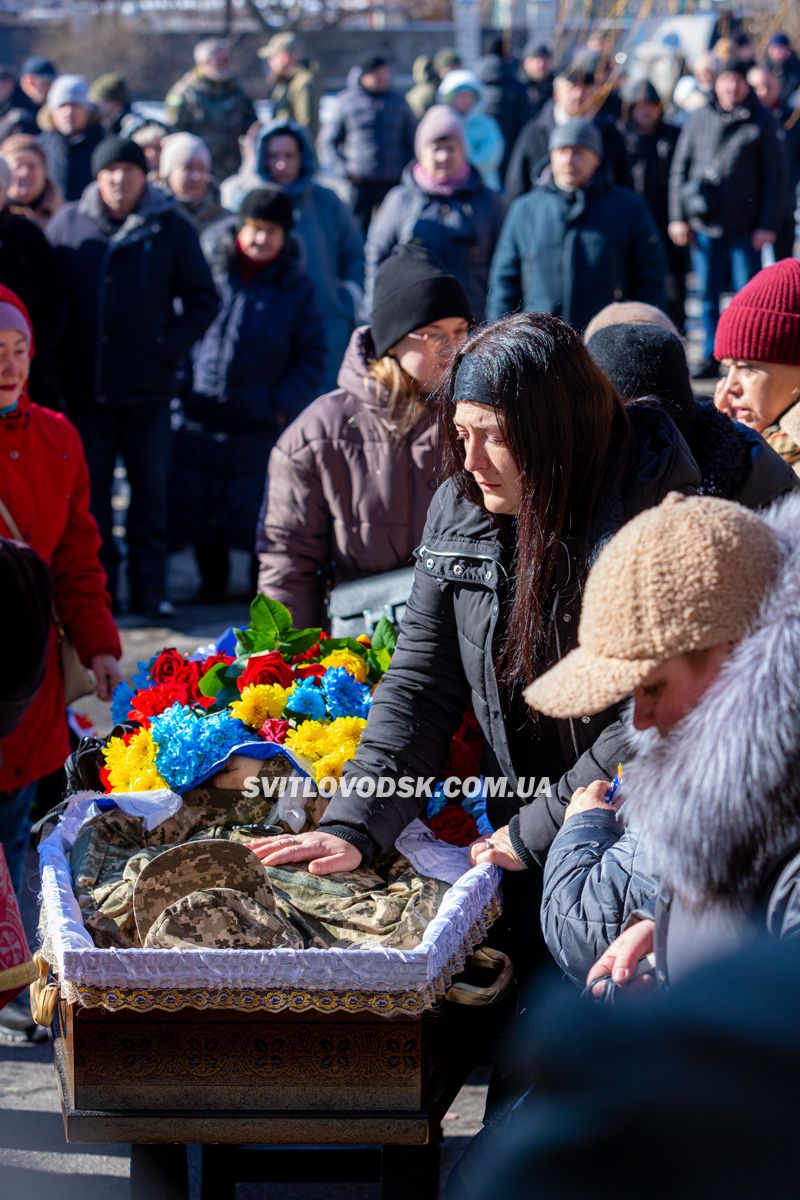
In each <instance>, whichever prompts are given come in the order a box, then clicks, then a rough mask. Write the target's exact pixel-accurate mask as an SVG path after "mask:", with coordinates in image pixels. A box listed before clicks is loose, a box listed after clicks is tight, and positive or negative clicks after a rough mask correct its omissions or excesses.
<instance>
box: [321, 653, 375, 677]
mask: <svg viewBox="0 0 800 1200" xmlns="http://www.w3.org/2000/svg"><path fill="white" fill-rule="evenodd" d="M320 664H321V665H322V666H323V667H325V668H326V670H327V668H328V667H344V669H345V671H348V672H349V674H351V675H352V676H353V678H354V679H357V680H358V682H359V683H366V682H367V664H366V662H365V661H364V659H363V658H362V657H361V655H360V654H356V652H355V651H354V650H333V651H332V652H331V653H330V654H329V655H328V657H327V658H321V659H320Z"/></svg>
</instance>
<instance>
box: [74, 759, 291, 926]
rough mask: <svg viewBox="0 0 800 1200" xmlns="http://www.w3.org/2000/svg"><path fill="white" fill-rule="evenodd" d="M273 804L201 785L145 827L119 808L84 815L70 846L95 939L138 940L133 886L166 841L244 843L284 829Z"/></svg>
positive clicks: (76, 885)
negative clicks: (275, 816)
mask: <svg viewBox="0 0 800 1200" xmlns="http://www.w3.org/2000/svg"><path fill="white" fill-rule="evenodd" d="M270 762H276V763H285V762H286V760H285V759H283V758H277V759H274V760H270ZM277 769H278V768H277V767H276V770H277ZM273 808H274V802H273V801H272V800H267V799H265V798H264V797H263V796H261V797H256V798H255V799H249V798H247V797H246V796H243V795H242V793H241V792H238V791H232V790H229V789H227V788H213V787H201V788H194V789H193V790H192V791H190V792H187V793H186V794H185V795H184V797H183V805H182V807H181V808H180V809H178V811H177V812H176V813H175V815H174V816H173V817H169V818H168V819H167V820H166V821H163V822H162V823H161V824H160V825H158V826H156V828H155V829H152V830H149V831H148V830H147V829H145V827H144V824H143V822H142V821H141V819H140V818H139V817H129V816H127V815H126V814H125V813H123V812H121V811H120V810H119V809H117V808H115V809H111V810H110V811H109V812H104V813H100V814H99V815H98V816H96V817H93V818H92V820H91V821H87V822H86V824H85V825H84V826H83V827H82V829H81V830H80V832H79V833H78V836H77V838H76V839H75V844H74V846H73V847H72V855H71V869H72V883H73V887H74V889H75V895H76V897H77V900H78V904H79V905H80V908H81V912H82V914H83V922H84V924H85V926H86V928H87V929H88V930H89V933H90V934H91V936H92V938H93V939H94V943H95V945H96V946H100V947H105V946H138V945H139V944H140V942H139V938H138V935H137V933H136V923H135V921H134V915H133V888H134V884H135V883H136V879H137V878H138V874H139V870H141V867H142V866H143V865H144V863H145V862H148V861H150V859H152V858H154V857H155V856H156V855H157V854H159V853H160V852H161V851H162V850H165V849H167V848H168V847H169V846H175V845H177V844H179V843H181V842H187V841H190V840H192V839H194V838H227V839H229V840H232V841H238V842H242V843H247V842H249V841H251V840H252V839H253V838H254V837H267V836H269V835H270V834H274V833H283V832H285V830H284V829H283V828H282V827H281V826H279V825H270V824H269V823H268V822H269V817H270V815H271V813H272V810H273ZM141 856H143V857H141Z"/></svg>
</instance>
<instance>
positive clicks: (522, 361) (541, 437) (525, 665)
mask: <svg viewBox="0 0 800 1200" xmlns="http://www.w3.org/2000/svg"><path fill="white" fill-rule="evenodd" d="M467 358H475V359H477V360H478V361H477V364H476V366H477V367H478V368H479V372H480V377H481V379H482V382H483V385H484V387H485V396H484V397H483V399H484V400H485V401H488V402H490V403H492V404H493V405H494V407H495V410H496V412H497V416H498V419H499V421H500V424H501V426H502V429H503V435H504V437H505V439H506V442H507V445H508V449H509V451H510V452H511V454H512V456H513V458H514V461H515V463H516V465H517V468H518V470H519V474H520V482H521V493H522V498H521V502H520V507H519V511H518V512H517V514H516V515H515V517H514V518H511V519H509V518H498V520H499V521H501V522H503V521H505V523H506V525H507V524H508V522H509V520H512V521H514V522H515V523H516V527H515V530H514V532H515V534H516V536H515V538H514V542H515V550H514V555H515V557H514V575H515V587H514V591H513V596H512V597H511V600H510V604H511V607H510V612H509V616H508V621H507V629H508V630H513V631H514V636H513V637H511V636H507V637H506V638H505V641H504V643H503V645H502V646H501V648H500V652H499V657H498V661H497V663H496V668H497V673H498V678H499V680H500V682H501V684H503V685H504V686H505V687H506V688H512V687H514V686H516V685H519V684H523V683H527V682H529V681H530V679H531V678H532V677H534V676H535V674H536V672H537V667H539V666H541V654H542V650H543V645H544V641H545V635H546V629H545V605H546V602H547V597H548V593H549V592H550V590H551V587H552V585H553V582H554V578H555V569H556V559H557V555H558V548H559V544H560V543H561V542H562V541H563V540H564V539H566V538H569V539H570V540H571V544H572V545H573V546H574V548H575V551H576V554H577V558H578V561H579V563H582V564H583V566H584V567H585V568H586V569H588V561H587V560H588V556H589V554H590V551H591V542H592V536H591V535H592V528H593V515H594V512H595V509H596V506H597V502H598V500H599V498H600V494H601V491H602V488H603V484H604V480H605V478H606V474H607V470H608V466H609V458H610V450H611V444H612V440H613V439H614V438H615V437H617V438H620V437H622V440H623V445H625V444H626V443H627V430H628V420H627V417H626V415H625V409H624V405H623V403H622V401H621V399H620V397H619V395H618V394H617V392H616V390H615V389H614V387H613V385H612V384H611V383H610V382H609V381H608V379H606V377H605V375H603V373H602V371H601V370H600V368H599V367H598V366H596V364H595V363H594V362H593V360H592V358H591V356H590V354H589V352H588V351H587V349H586V347H585V346H584V344H583V342H582V340H581V338H580V336H579V334H578V333H576V331H575V330H574V329H572V328H571V327H570V326H569V325H565V324H564V322H563V321H560V320H559V319H558V318H557V317H552V316H550V315H549V314H547V313H527V312H526V313H515V314H514V315H513V316H510V317H505V318H504V319H503V320H502V321H497V322H495V323H494V324H493V325H489V326H486V327H485V328H483V329H481V330H479V331H478V332H477V333H476V334H474V335H473V336H472V337H471V338H470V339H469V341H467V342H466V343H465V344H464V345H463V346H462V347H460V349H459V350H458V352H457V354H456V355H455V357H454V359H453V363H452V366H451V369H450V372H449V375H448V377H447V379H446V380H445V382H444V384H443V386H442V390H441V393H440V399H439V406H440V410H439V411H440V423H441V437H442V443H443V446H444V458H445V464H444V465H445V471H446V474H447V475H449V476H453V477H455V479H456V481H457V484H458V488H459V491H460V492H461V493H462V495H464V496H468V497H469V498H470V499H472V500H474V501H475V503H477V504H481V505H482V504H483V499H482V495H481V491H480V489H479V488H478V486H477V484H476V483H475V481H474V479H473V478H472V476H471V475H470V474H469V473H468V472H467V471H466V470H465V469H464V451H463V447H462V445H461V442H460V441H459V439H458V436H457V434H456V428H455V424H454V419H453V417H454V402H455V383H456V375H457V373H458V369H459V367H460V365H461V363H462V362H463V361H464V360H465V359H467Z"/></svg>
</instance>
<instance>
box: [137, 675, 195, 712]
mask: <svg viewBox="0 0 800 1200" xmlns="http://www.w3.org/2000/svg"><path fill="white" fill-rule="evenodd" d="M191 702H192V697H191V695H190V694H189V690H188V688H187V687H186V686H185V685H184V684H182V683H169V684H166V683H165V684H160V685H159V686H158V687H153V688H143V689H142V691H140V692H136V694H135V695H134V696H133V697H132V699H131V707H130V710H129V712H128V716H129V717H130V718H131V720H132V721H142V720H146V719H147V717H157V716H158V715H159V713H162V712H164V711H165V710H166V709H168V708H170V707H171V706H172V705H173V704H176V703H177V704H184V705H188V704H191Z"/></svg>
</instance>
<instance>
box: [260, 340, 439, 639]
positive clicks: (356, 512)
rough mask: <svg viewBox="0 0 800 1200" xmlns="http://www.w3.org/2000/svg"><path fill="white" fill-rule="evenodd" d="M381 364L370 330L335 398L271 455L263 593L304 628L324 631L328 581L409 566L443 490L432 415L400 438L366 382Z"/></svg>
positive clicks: (352, 351)
mask: <svg viewBox="0 0 800 1200" xmlns="http://www.w3.org/2000/svg"><path fill="white" fill-rule="evenodd" d="M373 356H374V349H373V346H372V334H371V333H370V331H369V328H368V327H367V326H362V327H361V328H360V329H357V330H356V331H355V332H354V334H353V336H352V338H351V339H350V345H349V347H348V349H347V354H346V355H345V359H344V362H343V363H342V368H341V370H340V372H339V386H338V388H337V389H336V391H333V392H328V393H326V395H324V396H320V397H319V398H318V399H317V400H315V401H314V402H313V404H311V405H310V406H309V407H308V408H307V409H306V410H305V412H303V413H302V414H301V415H300V416H299V417H298V418H297V420H296V421H293V422H292V424H291V425H290V426H289V427H288V428H287V429H285V430H284V431H283V433H282V434H281V436H280V438H279V439H278V441H277V443H276V445H275V448H274V449H273V451H272V453H271V455H270V460H269V474H268V484H267V493H266V496H265V500H264V506H263V508H262V511H261V516H260V518H259V522H258V530H257V534H256V551H257V553H258V557H259V576H258V585H259V591H261V592H265V593H266V594H267V595H268V596H273V597H274V598H275V599H276V600H280V601H282V603H283V604H285V605H286V606H287V607H288V608H289V609H290V610H291V613H292V616H293V617H294V623H295V625H296V626H297V628H304V627H306V626H313V625H320V624H322V622H323V617H324V611H323V610H324V599H325V592H326V587H327V584H328V583H329V582H330V583H331V584H332V585H333V586H335V585H336V584H338V583H344V582H345V581H347V580H350V579H362V578H364V577H365V576H368V575H376V574H379V573H381V572H383V571H393V570H396V569H397V568H399V567H406V566H410V565H411V559H412V553H413V550H414V547H415V546H416V545H418V543H419V539H420V536H421V534H422V529H423V526H424V524H425V514H426V513H427V511H428V505H429V504H430V501H431V496H432V495H433V493H434V491H435V489H436V486H437V482H438V480H437V477H436V469H437V459H438V455H437V445H438V437H437V432H436V426H435V424H434V422H433V413H432V411H431V412H430V413H427V412H426V413H424V414H423V415H422V416H421V417H420V419H419V420H418V421H417V423H416V424H415V425H414V427H413V428H412V429H411V431H410V432H409V433H408V434H406V436H405V437H403V438H398V437H396V436H394V434H393V426H392V422H391V419H390V417H389V413H388V409H387V404H388V395H387V393H386V391H385V390H384V389H382V388H380V387H379V386H378V384H377V383H376V382H374V381H372V380H370V379H369V378H368V376H367V359H368V358H370V357H373Z"/></svg>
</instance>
